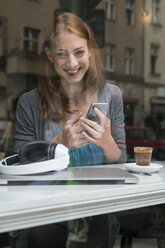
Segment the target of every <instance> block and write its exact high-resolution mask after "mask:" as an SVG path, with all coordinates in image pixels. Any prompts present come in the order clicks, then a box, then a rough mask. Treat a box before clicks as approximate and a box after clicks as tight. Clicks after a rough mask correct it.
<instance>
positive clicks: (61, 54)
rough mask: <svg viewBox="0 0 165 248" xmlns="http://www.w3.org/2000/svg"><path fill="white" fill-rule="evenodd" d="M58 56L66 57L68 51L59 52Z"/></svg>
mask: <svg viewBox="0 0 165 248" xmlns="http://www.w3.org/2000/svg"><path fill="white" fill-rule="evenodd" d="M57 56H58V57H65V56H66V53H57Z"/></svg>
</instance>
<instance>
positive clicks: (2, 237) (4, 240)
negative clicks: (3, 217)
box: [0, 233, 9, 248]
mask: <svg viewBox="0 0 165 248" xmlns="http://www.w3.org/2000/svg"><path fill="white" fill-rule="evenodd" d="M6 246H9V236H8V233H1V234H0V248H3V247H6Z"/></svg>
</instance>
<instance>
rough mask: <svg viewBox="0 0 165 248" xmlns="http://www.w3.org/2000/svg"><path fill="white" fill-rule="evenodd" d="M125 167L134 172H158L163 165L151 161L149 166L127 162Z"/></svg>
mask: <svg viewBox="0 0 165 248" xmlns="http://www.w3.org/2000/svg"><path fill="white" fill-rule="evenodd" d="M125 167H126V168H127V169H128V170H129V171H132V172H142V173H154V172H158V171H159V170H160V169H161V168H162V167H163V165H161V164H153V163H151V164H150V165H149V166H148V165H146V166H142V165H136V163H128V164H125Z"/></svg>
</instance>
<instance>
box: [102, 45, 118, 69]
mask: <svg viewBox="0 0 165 248" xmlns="http://www.w3.org/2000/svg"><path fill="white" fill-rule="evenodd" d="M115 50H116V46H115V45H114V44H106V46H105V67H106V71H107V72H115V64H116V57H115Z"/></svg>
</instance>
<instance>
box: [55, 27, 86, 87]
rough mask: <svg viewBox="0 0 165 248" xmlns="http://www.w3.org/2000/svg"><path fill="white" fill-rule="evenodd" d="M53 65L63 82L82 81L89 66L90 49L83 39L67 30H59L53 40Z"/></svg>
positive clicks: (74, 82) (73, 82)
mask: <svg viewBox="0 0 165 248" xmlns="http://www.w3.org/2000/svg"><path fill="white" fill-rule="evenodd" d="M53 47H54V48H53V54H52V55H53V58H54V67H55V69H56V71H57V73H58V74H59V76H60V77H61V79H63V80H64V81H65V82H67V83H68V84H76V83H79V82H80V81H82V79H83V77H84V75H85V74H86V71H87V70H88V68H89V57H90V51H89V49H88V46H87V42H86V40H85V39H83V38H80V37H79V36H78V35H76V34H73V33H69V32H68V31H63V32H60V33H59V34H58V35H57V36H56V37H55V39H54V42H53Z"/></svg>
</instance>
